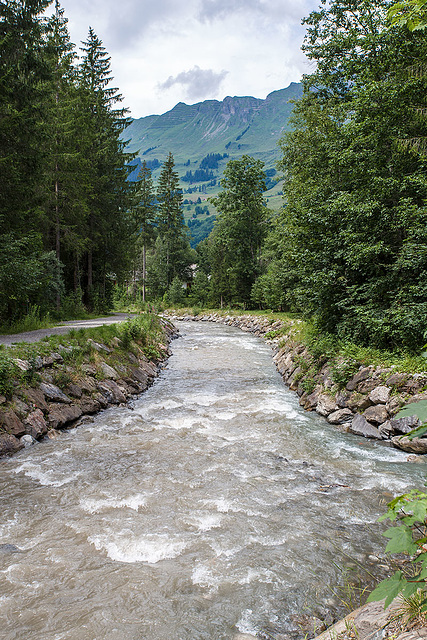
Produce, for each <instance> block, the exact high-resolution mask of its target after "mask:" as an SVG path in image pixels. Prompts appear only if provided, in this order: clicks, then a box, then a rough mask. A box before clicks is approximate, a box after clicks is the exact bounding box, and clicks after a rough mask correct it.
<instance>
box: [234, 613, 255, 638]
mask: <svg viewBox="0 0 427 640" xmlns="http://www.w3.org/2000/svg"><path fill="white" fill-rule="evenodd" d="M254 617H255V616H254V615H253V611H252V609H245V610H244V611H242V615H241V616H240V619H239V621H238V622H237V623H236V627H237V629H238V630H239V631H240V632H241V633H247V634H249V635H251V636H254V638H256V636H257V633H258V631H259V629H258V627H257V626H256V625H255V621H254Z"/></svg>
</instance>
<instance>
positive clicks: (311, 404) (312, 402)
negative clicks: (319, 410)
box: [302, 387, 321, 411]
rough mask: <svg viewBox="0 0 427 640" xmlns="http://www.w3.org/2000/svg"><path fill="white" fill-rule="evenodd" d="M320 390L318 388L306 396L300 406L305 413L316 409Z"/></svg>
mask: <svg viewBox="0 0 427 640" xmlns="http://www.w3.org/2000/svg"><path fill="white" fill-rule="evenodd" d="M320 389H321V388H320V387H318V388H317V389H315V390H314V391H313V392H312V393H310V394H308V395H307V397H306V398H305V400H304V402H303V405H302V406H303V407H304V409H306V410H307V411H313V409H315V408H316V406H317V403H318V401H319V395H320Z"/></svg>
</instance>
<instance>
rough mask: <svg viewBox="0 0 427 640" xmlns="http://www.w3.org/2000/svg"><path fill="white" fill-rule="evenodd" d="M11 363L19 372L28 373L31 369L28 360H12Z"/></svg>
mask: <svg viewBox="0 0 427 640" xmlns="http://www.w3.org/2000/svg"><path fill="white" fill-rule="evenodd" d="M13 362H14V363H15V364H16V366H17V367H18V369H20V370H21V371H29V370H30V369H31V365H30V363H29V362H28V360H21V359H20V358H14V360H13Z"/></svg>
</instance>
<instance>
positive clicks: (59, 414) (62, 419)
mask: <svg viewBox="0 0 427 640" xmlns="http://www.w3.org/2000/svg"><path fill="white" fill-rule="evenodd" d="M81 415H82V410H81V409H80V407H79V406H77V405H75V404H71V405H65V406H64V405H56V406H54V405H52V407H51V410H50V411H49V415H48V417H47V419H48V423H49V426H50V428H51V429H61V428H64V427H65V425H67V424H69V423H70V422H74V420H77V419H78V418H80V416H81Z"/></svg>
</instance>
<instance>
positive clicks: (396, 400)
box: [385, 396, 405, 416]
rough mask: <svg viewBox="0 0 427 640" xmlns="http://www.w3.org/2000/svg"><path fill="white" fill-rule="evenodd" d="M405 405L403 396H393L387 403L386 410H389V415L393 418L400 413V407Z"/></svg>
mask: <svg viewBox="0 0 427 640" xmlns="http://www.w3.org/2000/svg"><path fill="white" fill-rule="evenodd" d="M403 404H405V401H404V399H403V398H402V396H391V398H390V400H389V401H388V402H387V404H386V406H385V408H386V409H387V411H388V412H389V414H390V415H391V416H392V415H394V414H395V413H397V412H398V411H399V409H400V407H401V406H402V405H403Z"/></svg>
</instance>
